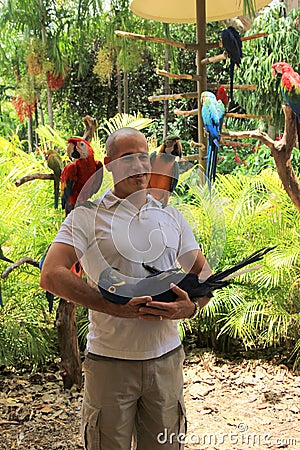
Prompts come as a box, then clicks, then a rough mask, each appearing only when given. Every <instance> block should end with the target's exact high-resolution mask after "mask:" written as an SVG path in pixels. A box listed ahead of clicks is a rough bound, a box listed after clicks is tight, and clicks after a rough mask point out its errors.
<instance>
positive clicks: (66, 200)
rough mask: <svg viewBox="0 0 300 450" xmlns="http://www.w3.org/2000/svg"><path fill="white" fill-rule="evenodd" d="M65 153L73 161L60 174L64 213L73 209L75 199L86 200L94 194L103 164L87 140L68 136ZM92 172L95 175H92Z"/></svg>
mask: <svg viewBox="0 0 300 450" xmlns="http://www.w3.org/2000/svg"><path fill="white" fill-rule="evenodd" d="M67 153H68V156H69V157H70V158H74V159H75V161H74V162H72V163H70V164H67V165H66V167H65V168H64V170H63V172H62V174H61V189H62V207H63V209H64V210H65V211H66V215H68V214H69V212H70V211H72V209H74V207H75V204H76V201H77V200H78V201H86V200H88V199H89V198H90V197H91V196H92V195H93V194H95V193H96V192H97V191H98V190H99V188H100V186H101V183H102V178H103V171H102V168H103V164H102V162H101V161H96V160H95V158H94V150H93V149H92V147H91V145H90V143H89V142H88V141H86V140H84V139H82V138H69V139H68V147H67ZM94 174H96V176H94V177H93V175H94ZM91 177H92V178H91ZM88 180H90V182H89V183H87V182H88ZM86 183H87V184H86ZM83 188H84V189H83Z"/></svg>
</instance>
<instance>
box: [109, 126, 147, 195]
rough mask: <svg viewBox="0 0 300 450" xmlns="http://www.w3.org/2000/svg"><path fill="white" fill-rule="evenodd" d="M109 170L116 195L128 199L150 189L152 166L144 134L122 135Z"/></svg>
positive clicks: (117, 141)
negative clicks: (136, 193)
mask: <svg viewBox="0 0 300 450" xmlns="http://www.w3.org/2000/svg"><path fill="white" fill-rule="evenodd" d="M115 147H116V148H115V150H114V152H113V155H112V157H111V158H110V160H109V161H110V163H109V170H110V171H111V172H112V175H113V179H114V193H115V195H116V196H117V197H119V198H126V197H128V196H129V195H131V194H133V193H134V192H137V191H141V190H143V189H147V188H148V184H149V180H150V172H151V165H150V159H149V154H148V146H147V141H146V138H145V137H144V136H143V135H142V134H137V135H120V136H118V137H117V139H116V141H115Z"/></svg>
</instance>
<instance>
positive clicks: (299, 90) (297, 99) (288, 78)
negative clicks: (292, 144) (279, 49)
mask: <svg viewBox="0 0 300 450" xmlns="http://www.w3.org/2000/svg"><path fill="white" fill-rule="evenodd" d="M272 75H273V77H275V76H276V75H279V76H281V92H282V96H283V98H284V100H285V102H286V104H287V105H288V106H289V107H290V108H291V109H292V111H294V113H295V114H296V118H297V132H298V143H299V145H300V75H299V73H297V72H295V70H294V69H293V68H292V67H291V66H290V64H288V63H286V62H278V63H275V64H273V65H272Z"/></svg>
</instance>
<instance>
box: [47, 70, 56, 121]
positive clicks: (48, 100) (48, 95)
mask: <svg viewBox="0 0 300 450" xmlns="http://www.w3.org/2000/svg"><path fill="white" fill-rule="evenodd" d="M46 81H47V104H48V118H49V125H50V127H51V128H54V121H53V108H52V93H51V88H50V87H49V85H48V81H49V72H47V73H46Z"/></svg>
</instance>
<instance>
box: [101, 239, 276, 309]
mask: <svg viewBox="0 0 300 450" xmlns="http://www.w3.org/2000/svg"><path fill="white" fill-rule="evenodd" d="M274 248H275V247H264V248H262V249H260V250H257V251H256V252H254V253H252V254H251V255H250V256H249V257H247V258H245V259H243V260H242V261H240V262H238V263H237V264H235V265H234V266H232V267H230V268H229V269H226V270H224V271H219V272H216V273H215V274H213V275H211V276H210V277H208V278H207V279H206V280H205V281H201V280H199V278H198V275H197V274H195V273H187V274H186V273H180V272H179V270H180V269H170V270H167V271H160V270H157V269H156V268H154V267H151V266H148V265H146V264H145V265H144V264H143V266H144V268H145V269H146V270H148V271H149V272H150V273H151V275H149V276H148V277H146V278H143V279H142V280H141V281H139V282H138V283H134V284H129V283H128V282H126V279H125V278H122V275H121V274H120V273H119V272H118V271H117V270H115V269H112V268H111V267H108V268H107V269H105V270H104V271H103V272H102V273H101V274H100V277H99V282H98V288H99V290H100V291H101V293H102V295H103V297H105V298H106V299H107V300H110V301H111V302H114V303H120V304H125V303H127V302H128V301H129V300H130V299H131V298H132V297H140V296H144V295H151V297H152V300H154V301H159V302H173V301H174V300H176V297H177V295H176V294H175V293H174V292H173V291H172V289H170V283H174V284H176V285H177V286H179V287H180V288H181V289H183V290H184V291H186V292H187V293H188V295H189V297H190V299H193V298H196V297H205V296H208V297H211V296H212V292H213V291H215V290H216V289H222V288H223V287H225V286H228V284H229V283H230V280H231V279H232V278H235V277H237V276H240V275H242V274H243V273H247V272H250V271H252V270H257V269H259V268H261V267H262V265H261V264H259V265H256V266H252V267H250V268H248V269H244V270H240V269H243V268H244V267H246V266H248V265H249V264H253V263H255V262H257V261H260V260H262V258H263V257H264V255H265V254H266V253H268V252H269V251H271V250H273V249H274Z"/></svg>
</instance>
